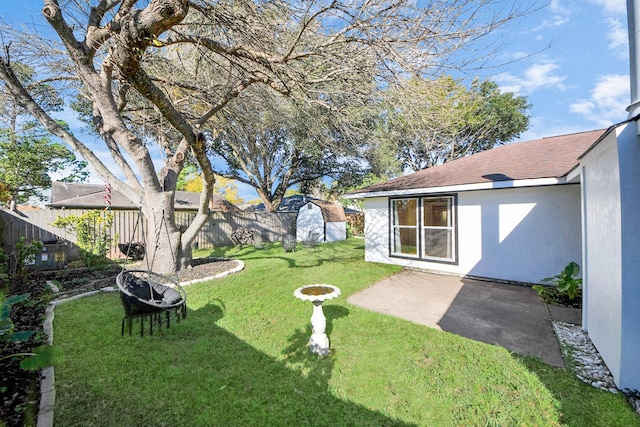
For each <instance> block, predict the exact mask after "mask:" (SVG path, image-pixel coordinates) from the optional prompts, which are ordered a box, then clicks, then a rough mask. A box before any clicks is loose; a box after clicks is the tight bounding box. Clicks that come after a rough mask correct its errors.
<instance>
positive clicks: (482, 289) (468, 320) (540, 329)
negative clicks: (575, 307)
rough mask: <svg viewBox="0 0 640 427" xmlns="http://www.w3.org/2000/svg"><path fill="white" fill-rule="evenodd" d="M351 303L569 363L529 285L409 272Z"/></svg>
mask: <svg viewBox="0 0 640 427" xmlns="http://www.w3.org/2000/svg"><path fill="white" fill-rule="evenodd" d="M348 301H349V302H350V303H351V304H354V305H357V306H360V307H363V308H367V309H369V310H373V311H376V312H379V313H385V314H389V315H392V316H396V317H400V318H402V319H405V320H409V321H412V322H415V323H419V324H421V325H426V326H429V327H431V328H435V329H440V330H443V331H447V332H451V333H454V334H456V335H461V336H463V337H466V338H470V339H473V340H476V341H482V342H485V343H488V344H494V345H499V346H502V347H505V348H507V349H508V350H511V351H514V352H516V353H518V354H522V355H531V356H536V357H539V358H540V359H541V360H542V361H543V362H545V363H547V364H549V365H553V366H560V367H564V361H563V359H562V353H561V351H560V345H559V344H558V340H557V339H556V336H555V333H554V332H553V326H552V323H551V317H550V315H549V310H548V309H547V306H546V304H545V303H544V302H543V301H542V299H541V298H540V297H539V296H538V295H537V293H536V292H535V291H534V290H533V289H531V288H529V287H526V286H517V285H509V284H502V283H496V282H486V281H478V280H470V279H466V278H460V277H454V276H445V275H439V274H431V273H425V272H420V271H412V270H404V271H402V272H400V273H398V274H396V275H394V276H391V277H389V278H387V279H384V280H382V281H380V282H378V283H376V284H374V285H373V286H371V287H369V288H367V289H364V290H362V291H360V292H358V293H356V294H354V295H352V296H351V297H349V298H348Z"/></svg>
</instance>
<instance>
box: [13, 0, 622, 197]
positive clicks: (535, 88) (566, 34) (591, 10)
mask: <svg viewBox="0 0 640 427" xmlns="http://www.w3.org/2000/svg"><path fill="white" fill-rule="evenodd" d="M42 3H43V2H42V0H2V1H1V2H0V17H1V18H2V20H4V22H6V23H8V24H10V25H19V24H23V23H29V22H35V23H42V24H45V22H44V19H43V18H42V17H41V14H40V9H41V7H42V6H41V5H42ZM530 3H531V4H534V3H535V4H538V5H544V7H542V8H540V9H539V10H537V11H535V12H533V13H531V14H529V15H528V16H526V17H525V18H522V19H520V20H518V21H517V22H515V23H513V24H512V25H510V26H509V27H508V28H506V29H504V30H502V31H501V33H500V34H498V35H499V36H500V37H501V39H502V40H503V42H502V43H503V44H502V46H501V48H500V49H499V51H498V52H497V53H496V55H495V57H494V58H493V59H492V62H491V64H492V66H490V67H486V68H484V69H481V70H478V71H476V72H474V73H473V74H468V75H467V78H473V77H480V78H483V79H484V78H489V79H491V80H493V81H495V82H496V83H497V84H498V85H499V87H500V88H501V90H502V91H503V92H513V93H515V94H517V95H522V96H525V97H526V98H527V99H528V101H529V103H530V104H531V105H532V107H531V109H530V111H529V115H530V127H529V129H528V130H527V131H526V132H524V133H523V134H522V135H521V136H520V138H519V139H518V140H520V141H525V140H531V139H538V138H543V137H548V136H556V135H564V134H568V133H574V132H582V131H589V130H594V129H603V128H607V127H609V126H610V125H612V124H614V123H618V122H621V121H623V120H625V119H626V118H627V112H626V111H625V109H626V107H627V106H628V105H629V103H630V95H629V53H628V35H627V18H626V2H625V0H551V1H550V2H548V3H546V5H545V3H544V1H543V0H540V1H534V0H531V1H530ZM518 4H520V5H522V4H527V3H526V2H525V1H523V0H520V1H518ZM65 119H66V120H67V121H69V122H70V125H71V126H72V128H73V127H74V124H75V125H77V124H78V123H77V122H75V121H74V120H73V119H72V118H71V117H65ZM240 196H242V197H244V198H245V199H252V198H254V197H255V192H252V190H251V189H249V188H246V187H244V186H242V187H240Z"/></svg>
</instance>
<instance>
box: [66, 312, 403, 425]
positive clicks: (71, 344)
mask: <svg viewBox="0 0 640 427" xmlns="http://www.w3.org/2000/svg"><path fill="white" fill-rule="evenodd" d="M111 304H112V305H115V304H116V302H115V299H114V300H113V301H112V302H111ZM118 308H119V307H118ZM327 308H329V307H327ZM327 311H328V313H327V314H328V315H329V317H331V316H340V315H346V314H348V311H345V310H343V309H342V308H335V309H334V308H330V309H329V310H327ZM114 314H115V309H114V308H113V307H108V308H106V309H105V308H104V307H103V309H102V310H96V309H90V310H87V314H86V315H85V316H84V317H83V318H82V319H77V320H75V321H73V322H72V324H71V323H68V324H66V325H65V326H64V328H65V329H66V330H69V331H71V330H72V331H73V336H74V339H73V340H70V339H69V340H67V339H65V337H64V334H63V336H62V337H61V338H60V339H62V340H64V341H65V342H64V346H65V348H64V351H65V353H66V354H67V355H69V356H70V357H67V358H66V361H63V362H61V363H62V364H68V366H61V367H60V369H59V370H58V368H56V389H57V391H58V390H59V391H60V392H59V393H58V401H57V403H56V411H55V422H56V425H109V426H116V425H131V426H134V425H149V426H154V425H177V426H218V425H219V426H240V425H241V426H247V425H273V426H301V425H314V426H335V425H358V426H386V425H389V426H406V425H411V424H408V423H405V422H402V421H398V420H394V419H391V418H389V417H387V416H386V415H385V414H383V413H381V412H377V411H374V410H371V409H368V408H366V407H364V406H362V405H360V404H357V403H354V402H349V401H346V400H342V399H339V398H337V397H336V396H335V395H333V394H332V393H330V392H329V391H328V390H327V381H328V379H329V377H330V374H331V369H332V366H333V360H332V358H331V356H329V357H325V358H313V359H312V358H310V357H308V350H307V347H306V340H307V339H308V337H309V334H308V332H310V330H309V331H296V332H295V333H294V334H293V335H292V336H291V337H290V346H289V348H288V350H285V353H287V352H288V355H286V356H287V357H286V360H285V361H281V360H278V359H277V358H276V357H273V356H271V355H269V354H266V353H265V352H263V351H261V350H259V349H257V348H255V347H253V346H252V345H250V344H248V343H247V342H245V341H243V340H242V339H241V338H239V337H238V336H236V335H235V334H233V333H230V332H228V331H227V330H225V329H224V328H222V327H220V326H218V323H219V321H220V320H221V319H222V318H223V316H224V309H223V305H222V304H221V303H220V302H218V301H215V302H214V301H211V302H209V303H208V304H207V305H205V306H203V307H200V308H198V309H197V310H190V311H189V313H188V315H187V318H186V319H184V321H183V322H181V323H180V324H179V325H175V326H174V325H172V327H171V329H169V330H164V331H163V334H162V335H154V336H153V337H150V336H145V337H144V338H140V337H137V336H131V337H129V336H125V337H120V336H119V334H118V336H115V334H114V331H113V330H112V328H111V326H112V325H113V318H112V317H113V316H114ZM331 318H335V317H331ZM328 324H329V325H330V324H331V322H328ZM104 325H108V326H104ZM118 332H119V331H118ZM107 335H108V336H107ZM76 353H82V354H83V355H82V357H81V359H82V360H83V361H91V360H94V362H93V363H90V366H91V367H90V368H89V367H88V365H85V364H83V362H81V361H77V360H75V359H76V358H75V357H71V356H72V355H73V354H76ZM107 359H108V361H107ZM100 361H103V362H104V363H99V362H100ZM295 363H302V364H303V365H304V366H305V367H306V368H307V369H306V371H308V372H305V369H298V368H297V367H295V366H291V365H295ZM114 366H117V369H114ZM58 371H59V372H60V375H58Z"/></svg>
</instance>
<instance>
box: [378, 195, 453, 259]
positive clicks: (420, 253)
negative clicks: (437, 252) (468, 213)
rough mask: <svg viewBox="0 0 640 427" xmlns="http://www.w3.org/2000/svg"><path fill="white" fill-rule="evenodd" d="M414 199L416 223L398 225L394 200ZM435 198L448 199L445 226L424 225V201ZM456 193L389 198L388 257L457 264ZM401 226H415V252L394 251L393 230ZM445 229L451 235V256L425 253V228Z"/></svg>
mask: <svg viewBox="0 0 640 427" xmlns="http://www.w3.org/2000/svg"><path fill="white" fill-rule="evenodd" d="M411 199H415V200H416V201H417V203H416V225H415V226H411V227H409V226H400V225H397V224H396V223H395V202H396V201H398V200H411ZM436 199H449V206H448V211H447V213H448V225H447V226H425V225H424V209H425V208H424V205H425V203H424V202H425V201H428V200H436ZM457 210H458V195H457V194H429V195H425V194H421V195H412V196H406V197H393V198H391V197H390V198H389V232H388V235H389V257H390V258H405V259H413V260H421V261H428V262H434V263H440V264H453V265H458V212H457ZM401 228H416V233H417V236H416V239H417V240H416V242H417V251H416V252H417V254H416V255H411V254H403V253H400V252H394V249H395V242H394V238H395V232H396V229H401ZM437 229H440V230H447V231H449V232H450V235H451V246H452V247H451V258H444V257H435V256H427V255H425V247H424V245H425V230H437Z"/></svg>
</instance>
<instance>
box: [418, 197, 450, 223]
mask: <svg viewBox="0 0 640 427" xmlns="http://www.w3.org/2000/svg"><path fill="white" fill-rule="evenodd" d="M422 204H423V209H424V224H423V225H424V226H425V227H428V226H431V227H450V226H451V223H450V218H451V215H450V212H451V199H423V200H422Z"/></svg>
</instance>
